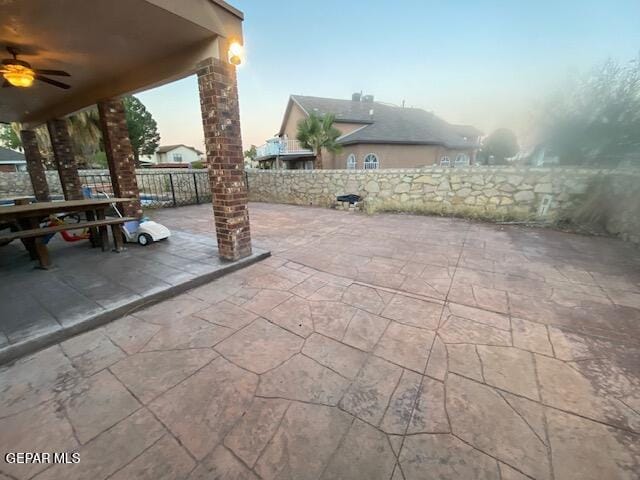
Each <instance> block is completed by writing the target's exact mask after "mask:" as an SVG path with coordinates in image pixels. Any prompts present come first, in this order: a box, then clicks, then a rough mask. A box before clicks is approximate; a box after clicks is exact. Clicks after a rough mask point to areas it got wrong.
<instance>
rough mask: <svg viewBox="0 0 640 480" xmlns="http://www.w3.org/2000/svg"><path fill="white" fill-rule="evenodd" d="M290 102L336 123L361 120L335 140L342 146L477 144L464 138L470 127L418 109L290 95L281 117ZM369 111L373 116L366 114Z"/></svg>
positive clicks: (289, 106) (463, 145) (458, 145)
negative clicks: (347, 132)
mask: <svg viewBox="0 0 640 480" xmlns="http://www.w3.org/2000/svg"><path fill="white" fill-rule="evenodd" d="M292 102H295V103H296V104H297V105H298V106H299V107H300V108H302V110H304V112H305V113H306V114H307V115H309V114H310V113H311V112H316V113H318V114H320V115H324V114H326V113H332V114H333V115H335V117H336V122H338V123H340V122H348V123H362V124H363V128H359V129H357V130H355V131H353V132H351V133H349V134H346V135H344V136H342V137H341V138H340V139H339V140H338V143H341V144H343V145H351V144H355V143H391V144H415V145H444V146H446V147H450V148H474V147H477V146H478V145H477V143H476V142H474V141H471V140H465V138H464V137H471V136H472V135H470V134H469V133H468V132H470V130H469V129H471V128H473V127H467V126H455V125H451V124H449V123H447V122H445V121H444V120H442V119H441V118H439V117H437V116H435V115H434V114H433V113H430V112H427V111H425V110H422V109H420V108H404V107H396V106H393V105H389V104H386V103H380V102H363V101H353V100H340V99H335V98H322V97H308V96H303V95H291V97H290V100H289V104H288V106H287V111H286V112H285V119H286V118H287V116H288V114H289V112H290V110H291V105H292ZM371 110H373V115H371V114H370V113H371ZM474 130H475V129H474ZM460 132H462V133H460ZM281 133H282V130H281ZM475 136H477V135H475Z"/></svg>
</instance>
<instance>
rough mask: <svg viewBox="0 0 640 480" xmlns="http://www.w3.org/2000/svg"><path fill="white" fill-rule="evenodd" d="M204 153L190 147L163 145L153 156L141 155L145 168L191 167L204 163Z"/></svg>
mask: <svg viewBox="0 0 640 480" xmlns="http://www.w3.org/2000/svg"><path fill="white" fill-rule="evenodd" d="M202 155H203V153H202V152H201V151H200V150H198V149H197V148H193V147H190V146H189V145H184V144H178V145H161V146H160V147H158V150H157V151H156V153H154V154H153V155H140V162H141V163H142V165H143V166H157V165H160V166H162V165H166V166H169V165H170V166H178V167H179V166H182V165H184V166H185V167H186V166H189V165H191V164H192V163H194V162H199V161H202Z"/></svg>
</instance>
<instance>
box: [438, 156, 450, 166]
mask: <svg viewBox="0 0 640 480" xmlns="http://www.w3.org/2000/svg"><path fill="white" fill-rule="evenodd" d="M440 166H441V167H450V166H451V160H449V157H447V156H446V155H443V156H441V157H440Z"/></svg>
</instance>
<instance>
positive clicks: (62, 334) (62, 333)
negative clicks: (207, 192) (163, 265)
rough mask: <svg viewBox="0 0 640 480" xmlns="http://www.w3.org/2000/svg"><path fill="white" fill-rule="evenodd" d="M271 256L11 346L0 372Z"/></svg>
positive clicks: (1, 355) (2, 355) (0, 359)
mask: <svg viewBox="0 0 640 480" xmlns="http://www.w3.org/2000/svg"><path fill="white" fill-rule="evenodd" d="M270 256H271V252H270V251H269V250H266V251H261V252H260V253H255V254H252V255H250V256H248V257H245V258H242V259H240V260H237V261H235V262H232V263H231V262H230V263H229V264H228V265H226V266H223V267H222V268H220V269H218V270H216V271H214V272H210V273H205V274H203V275H200V276H197V277H195V278H192V279H190V280H187V281H185V282H183V283H180V284H178V285H172V286H171V287H169V288H167V289H165V290H162V291H160V292H156V293H152V294H150V295H148V296H146V297H141V298H138V299H136V300H134V301H133V302H130V303H127V304H126V305H120V306H118V307H114V308H112V309H110V310H106V311H103V312H100V313H99V314H97V315H93V316H92V317H89V318H88V319H86V320H83V321H80V322H78V323H75V324H72V325H69V326H66V327H62V328H60V329H57V330H55V331H52V332H48V333H45V334H44V335H42V336H40V337H38V338H34V339H31V340H25V341H23V342H19V343H16V344H13V345H8V346H6V347H4V348H3V349H2V350H0V368H1V367H4V366H7V365H8V364H11V363H12V362H14V361H16V360H19V359H20V358H22V357H25V356H27V355H30V354H32V353H35V352H37V351H39V350H43V349H45V348H47V347H50V346H52V345H55V344H56V343H59V342H62V341H64V340H67V339H69V338H71V337H73V336H75V335H78V334H80V333H84V332H86V331H88V330H92V329H94V328H96V327H100V326H102V325H104V324H106V323H109V322H112V321H113V320H116V319H118V318H120V317H122V316H124V315H126V314H129V313H133V312H135V311H136V310H139V309H140V308H142V307H149V306H151V305H154V304H156V303H159V302H161V301H163V300H167V299H169V298H171V297H174V296H176V295H179V294H181V293H184V292H186V291H187V290H191V289H193V288H196V287H199V286H201V285H204V284H205V283H209V282H211V281H213V280H217V279H218V278H220V277H222V276H224V275H227V274H229V273H233V272H235V271H238V270H241V269H243V268H245V267H248V266H249V265H253V264H254V263H257V262H259V261H260V260H264V259H265V258H268V257H270Z"/></svg>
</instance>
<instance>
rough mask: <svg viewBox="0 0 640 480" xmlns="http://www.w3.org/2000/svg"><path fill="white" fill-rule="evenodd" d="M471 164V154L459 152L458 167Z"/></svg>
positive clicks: (457, 157)
mask: <svg viewBox="0 0 640 480" xmlns="http://www.w3.org/2000/svg"><path fill="white" fill-rule="evenodd" d="M467 165H469V155H467V154H466V153H459V154H458V155H457V156H456V167H466V166H467Z"/></svg>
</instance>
